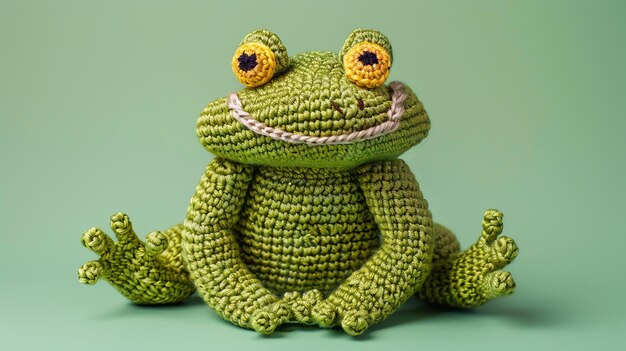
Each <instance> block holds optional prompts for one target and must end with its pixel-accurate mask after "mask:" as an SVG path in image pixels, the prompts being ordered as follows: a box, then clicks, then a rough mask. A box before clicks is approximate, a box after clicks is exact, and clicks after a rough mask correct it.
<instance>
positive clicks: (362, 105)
mask: <svg viewBox="0 0 626 351" xmlns="http://www.w3.org/2000/svg"><path fill="white" fill-rule="evenodd" d="M356 104H357V105H359V110H361V111H363V109H364V108H365V104H364V103H363V100H361V99H358V98H357V99H356Z"/></svg>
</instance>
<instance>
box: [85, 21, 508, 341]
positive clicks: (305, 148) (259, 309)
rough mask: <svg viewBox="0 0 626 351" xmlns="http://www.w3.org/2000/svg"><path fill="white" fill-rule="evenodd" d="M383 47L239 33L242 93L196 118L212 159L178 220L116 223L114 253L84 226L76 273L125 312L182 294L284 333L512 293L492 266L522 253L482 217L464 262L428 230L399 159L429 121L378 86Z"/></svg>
mask: <svg viewBox="0 0 626 351" xmlns="http://www.w3.org/2000/svg"><path fill="white" fill-rule="evenodd" d="M392 64H393V53H392V50H391V44H390V43H389V40H388V39H387V38H386V37H385V36H384V35H382V34H381V33H379V32H377V31H374V30H364V29H357V30H355V31H353V32H352V33H351V34H350V35H349V36H348V38H347V39H346V41H345V43H344V45H343V47H342V49H341V51H340V52H339V53H335V52H320V51H312V52H305V53H301V54H298V55H295V56H289V55H288V54H287V50H286V49H285V46H284V45H283V44H282V42H281V40H280V39H279V38H278V37H277V36H276V35H275V34H273V33H272V32H269V31H267V30H257V31H254V32H252V33H250V34H248V35H247V36H246V37H245V38H244V39H243V41H242V42H241V44H240V46H239V48H237V50H236V51H235V55H234V56H233V59H232V69H233V72H234V74H235V76H236V77H237V78H238V79H239V80H240V81H241V82H242V83H243V84H244V85H245V86H246V87H245V88H244V89H242V90H241V91H239V92H237V93H232V94H230V95H229V96H227V97H224V98H221V99H218V100H216V101H213V102H211V103H210V104H209V105H208V106H207V107H206V108H205V109H204V110H203V111H202V113H201V115H200V117H199V118H198V120H197V128H196V132H197V135H198V137H199V139H200V143H201V144H202V146H203V147H204V148H205V149H207V150H208V151H210V152H211V153H213V154H214V155H215V158H214V159H213V160H212V161H211V162H210V163H209V165H208V166H207V168H206V170H205V172H204V175H203V176H202V178H201V180H200V184H199V185H198V186H197V187H196V191H195V195H194V196H193V197H192V199H191V201H190V204H189V208H188V210H187V216H186V218H185V220H184V223H182V224H179V225H176V226H173V227H172V228H169V229H167V230H165V231H163V232H159V231H156V232H152V233H150V234H148V235H147V236H146V239H145V240H144V241H141V240H140V239H139V238H138V237H137V235H136V234H135V232H134V231H133V229H132V226H131V222H130V220H129V218H128V216H127V215H125V214H122V213H118V214H115V215H113V216H112V217H111V229H112V231H113V232H114V233H115V235H116V237H117V241H113V240H112V239H111V238H110V237H109V236H107V235H106V234H105V233H103V231H102V230H100V229H96V228H92V229H89V230H88V231H86V232H85V233H84V234H83V236H82V243H83V244H84V245H85V246H86V247H87V248H89V249H91V250H93V251H94V252H95V253H96V254H98V255H100V258H99V259H98V260H96V261H91V262H88V263H86V264H85V265H83V266H82V267H81V268H80V269H79V280H80V281H81V282H82V283H86V284H94V283H95V282H96V281H97V280H98V278H103V279H105V280H106V281H108V282H109V283H110V284H111V285H113V286H114V287H115V288H116V289H117V290H119V292H121V293H122V295H124V296H126V297H127V298H128V299H130V300H131V301H132V302H134V303H137V304H171V303H177V302H181V301H184V300H185V299H187V298H188V297H189V296H190V295H192V294H193V293H194V292H197V293H198V294H199V295H200V296H201V297H202V299H203V300H204V301H205V302H206V303H207V304H208V305H209V306H210V307H211V308H212V309H213V310H214V311H215V312H217V313H218V314H219V315H220V316H221V317H222V318H224V319H226V320H228V321H230V322H232V323H234V324H236V325H239V326H241V327H244V328H250V329H254V330H256V331H258V332H261V333H265V334H269V333H272V332H273V331H275V330H276V328H277V327H279V326H280V325H282V324H284V323H305V324H317V325H319V326H320V327H324V328H327V327H333V326H341V328H343V330H344V331H345V332H347V333H349V334H351V335H358V334H361V333H363V332H364V331H366V330H367V329H368V328H369V327H371V326H372V325H374V324H376V323H378V322H380V321H381V320H383V319H385V318H386V317H388V316H389V315H390V314H392V313H393V312H394V311H396V310H397V309H398V307H399V306H400V305H401V304H402V303H404V302H405V301H407V299H409V298H410V297H411V296H413V295H417V296H418V297H420V298H422V299H424V300H426V301H429V302H433V303H438V304H443V305H448V306H454V307H462V308H469V307H475V306H479V305H481V304H484V303H485V302H487V301H489V300H491V299H494V298H496V297H499V296H504V295H508V294H510V293H512V292H513V289H514V287H515V283H514V281H513V279H512V277H511V274H510V273H509V272H505V271H502V270H501V269H502V268H503V267H504V266H506V265H507V264H509V263H510V262H511V261H512V260H513V259H514V258H515V257H516V256H517V253H518V249H517V246H516V244H515V242H514V241H513V240H512V239H510V238H508V237H503V236H500V234H501V232H502V213H500V212H498V211H497V210H488V211H487V212H486V213H485V215H484V219H483V222H482V234H481V235H480V238H479V239H478V241H477V242H476V243H475V244H473V245H472V246H471V247H469V248H468V249H467V250H465V251H461V250H460V247H459V243H458V241H457V239H456V237H455V236H454V234H453V233H452V232H451V231H450V230H448V229H446V228H445V227H444V226H442V225H440V224H438V223H435V222H433V219H432V216H431V213H430V211H429V209H428V203H427V202H426V200H425V199H424V197H423V196H422V192H421V191H420V188H419V185H418V183H417V181H416V179H415V177H414V175H413V174H412V172H411V170H410V169H409V167H408V166H407V164H406V163H405V162H404V161H402V160H401V159H399V158H398V157H399V156H400V155H401V154H402V153H404V152H405V151H407V150H409V149H410V148H411V147H413V146H414V145H416V144H418V143H419V142H420V141H421V140H422V139H424V138H425V137H426V136H427V134H428V131H429V129H430V121H429V118H428V115H427V114H426V111H425V110H424V107H423V105H422V103H421V102H420V101H419V100H418V98H417V96H416V95H415V93H414V92H413V91H412V90H411V88H409V87H408V86H407V85H405V84H402V83H400V82H391V83H389V84H385V81H386V79H387V76H388V74H389V70H390V69H391V66H392Z"/></svg>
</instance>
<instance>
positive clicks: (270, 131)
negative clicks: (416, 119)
mask: <svg viewBox="0 0 626 351" xmlns="http://www.w3.org/2000/svg"><path fill="white" fill-rule="evenodd" d="M389 88H391V90H392V93H391V107H390V108H389V111H387V115H388V116H389V119H387V120H386V121H384V122H382V123H379V124H377V125H375V126H372V127H369V128H365V129H361V130H357V131H354V132H351V133H346V134H340V135H331V136H322V137H318V136H310V135H303V134H296V133H291V132H288V131H285V130H282V129H278V128H273V127H270V126H268V125H266V124H265V123H263V122H259V121H257V120H256V119H254V118H253V117H252V116H251V115H250V114H249V113H248V112H246V110H244V108H243V104H242V103H241V100H239V96H237V93H232V94H230V96H229V97H228V108H229V109H230V112H231V115H232V116H233V118H235V119H236V120H237V121H239V122H240V123H241V124H243V125H244V126H246V128H248V129H250V130H251V131H253V132H254V133H256V134H259V135H265V136H268V137H270V138H272V139H275V140H280V141H284V142H286V143H290V144H306V145H309V146H317V145H336V144H351V143H353V142H357V141H363V140H368V139H373V138H377V137H379V136H381V135H385V134H389V133H392V132H393V131H395V130H396V129H398V127H399V126H400V119H401V118H402V115H403V114H404V101H405V100H406V98H407V94H406V92H405V91H404V84H402V83H400V82H391V83H389Z"/></svg>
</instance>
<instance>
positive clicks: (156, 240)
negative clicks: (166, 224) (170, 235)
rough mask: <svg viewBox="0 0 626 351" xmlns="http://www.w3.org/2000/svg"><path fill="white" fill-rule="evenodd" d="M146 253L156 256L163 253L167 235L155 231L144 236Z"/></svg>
mask: <svg viewBox="0 0 626 351" xmlns="http://www.w3.org/2000/svg"><path fill="white" fill-rule="evenodd" d="M145 246H146V253H147V254H148V256H151V257H152V256H157V255H160V254H161V253H163V251H165V249H167V246H168V240H167V236H165V234H163V233H161V232H160V231H155V232H152V233H150V234H148V235H147V236H146V242H145Z"/></svg>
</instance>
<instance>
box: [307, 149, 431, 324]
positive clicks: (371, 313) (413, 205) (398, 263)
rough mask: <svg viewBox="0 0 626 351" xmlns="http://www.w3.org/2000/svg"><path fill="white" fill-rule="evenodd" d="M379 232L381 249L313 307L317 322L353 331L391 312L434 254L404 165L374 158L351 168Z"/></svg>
mask: <svg viewBox="0 0 626 351" xmlns="http://www.w3.org/2000/svg"><path fill="white" fill-rule="evenodd" d="M354 175H355V176H356V178H357V179H358V182H359V186H360V188H361V190H362V191H363V195H364V197H365V201H366V203H367V206H368V208H369V210H370V212H371V213H372V215H373V217H374V220H375V222H376V224H377V226H378V228H379V230H380V234H381V239H382V243H381V246H380V248H379V249H378V250H377V251H376V252H375V253H374V254H373V255H372V256H371V257H370V258H369V259H368V261H367V262H365V263H364V264H363V266H361V268H359V269H358V270H357V271H355V272H354V273H353V274H352V275H351V276H350V277H348V279H346V280H345V281H344V282H343V283H342V284H341V285H340V286H339V287H338V288H337V289H336V290H335V291H334V292H333V293H331V294H330V295H329V296H328V297H327V299H326V300H325V301H323V302H322V303H320V305H319V307H318V308H316V310H314V312H313V313H314V318H315V319H317V321H318V323H320V324H321V325H322V326H329V325H333V324H335V323H337V322H340V323H341V325H342V327H343V329H344V330H345V331H346V332H348V333H349V334H352V335H358V334H361V333H362V332H364V331H365V330H366V329H367V328H369V327H370V326H372V325H374V324H375V323H377V322H379V321H381V320H382V319H384V318H386V317H387V316H389V315H390V314H391V313H393V312H394V311H395V310H396V309H397V308H398V307H399V306H400V305H401V304H402V303H403V302H405V301H406V300H407V299H408V298H409V297H410V296H411V295H413V294H414V293H415V292H416V291H417V290H418V289H419V287H420V286H421V285H422V284H423V283H424V281H425V280H426V278H427V276H428V274H429V272H430V266H431V261H432V257H433V247H434V246H433V221H432V217H431V214H430V211H429V210H428V203H427V202H426V200H425V199H424V198H423V196H422V193H421V191H420V189H419V185H418V183H417V181H416V180H415V177H414V176H413V174H412V173H411V171H410V169H409V167H408V166H407V164H406V163H405V162H404V161H402V160H399V159H396V160H391V161H381V162H374V163H371V164H368V165H365V166H362V167H360V168H358V169H356V170H355V171H354Z"/></svg>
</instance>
